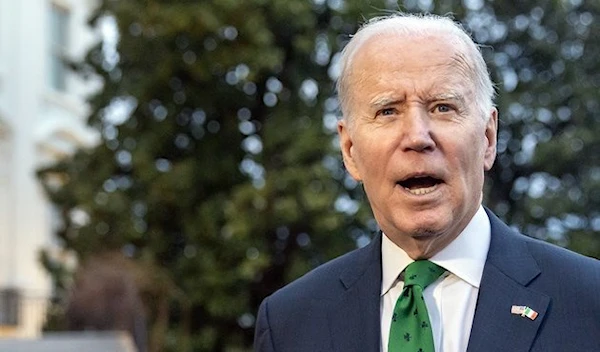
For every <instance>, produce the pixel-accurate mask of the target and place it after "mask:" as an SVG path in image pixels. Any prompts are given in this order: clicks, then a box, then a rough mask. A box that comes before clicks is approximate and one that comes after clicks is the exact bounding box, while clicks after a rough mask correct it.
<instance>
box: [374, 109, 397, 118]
mask: <svg viewBox="0 0 600 352" xmlns="http://www.w3.org/2000/svg"><path fill="white" fill-rule="evenodd" d="M395 112H396V110H395V109H394V108H385V109H381V110H379V112H378V113H377V114H378V115H383V116H390V115H393V114H394V113H395Z"/></svg>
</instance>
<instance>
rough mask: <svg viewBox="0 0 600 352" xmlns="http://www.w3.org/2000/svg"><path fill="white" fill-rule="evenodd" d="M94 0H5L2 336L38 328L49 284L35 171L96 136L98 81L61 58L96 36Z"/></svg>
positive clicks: (78, 54) (48, 231) (0, 45)
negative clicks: (90, 116) (93, 115)
mask: <svg viewBox="0 0 600 352" xmlns="http://www.w3.org/2000/svg"><path fill="white" fill-rule="evenodd" d="M95 3H96V0H19V1H12V0H0V337H2V336H11V337H34V336H37V335H39V333H40V328H41V326H42V324H43V319H44V317H45V309H46V306H47V300H48V298H49V296H50V294H51V291H52V288H51V282H50V280H49V276H48V275H47V274H46V272H45V271H44V269H43V268H42V266H41V265H40V263H39V260H38V257H39V251H40V249H41V248H42V247H45V248H48V247H52V245H53V241H54V240H53V235H52V226H53V225H52V224H53V215H52V207H51V205H50V204H49V203H48V201H47V200H46V198H45V195H44V193H43V190H42V188H41V186H40V184H39V183H38V181H37V179H36V175H35V171H36V169H37V168H38V167H40V166H42V165H44V164H46V163H48V162H51V161H53V160H56V159H57V158H61V157H63V156H65V155H68V154H69V153H71V152H72V151H73V150H74V149H75V148H76V147H77V146H80V145H93V144H94V143H96V141H97V135H96V134H95V133H93V132H92V131H91V130H90V129H88V128H87V127H86V124H85V121H86V117H87V116H86V115H87V113H88V107H87V105H86V103H85V97H86V95H87V94H89V93H90V92H91V91H92V90H93V89H94V87H92V86H93V84H90V83H89V82H85V81H83V80H81V79H79V77H77V76H76V75H74V74H73V73H71V72H69V71H68V70H67V69H66V68H65V67H64V66H63V64H62V61H61V57H67V58H71V59H78V58H82V57H83V56H84V54H85V52H86V50H87V48H89V46H90V45H92V44H93V43H95V42H96V41H97V40H98V38H99V35H98V34H97V33H95V32H93V31H92V29H91V28H90V27H88V26H87V20H88V16H89V14H90V12H91V11H92V10H93V8H94V6H95ZM96 85H97V84H96Z"/></svg>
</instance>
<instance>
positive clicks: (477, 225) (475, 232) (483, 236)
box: [381, 205, 491, 295]
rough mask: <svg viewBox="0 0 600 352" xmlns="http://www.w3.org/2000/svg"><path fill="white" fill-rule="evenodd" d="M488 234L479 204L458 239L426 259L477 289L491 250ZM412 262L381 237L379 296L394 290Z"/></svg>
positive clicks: (396, 247)
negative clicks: (401, 274) (397, 281)
mask: <svg viewBox="0 0 600 352" xmlns="http://www.w3.org/2000/svg"><path fill="white" fill-rule="evenodd" d="M490 232H491V230H490V220H489V218H488V216H487V214H486V212H485V210H484V209H483V206H481V205H480V206H479V209H478V210H477V212H476V213H475V215H474V216H473V218H472V219H471V221H470V222H469V223H468V224H467V226H466V227H465V229H464V230H463V231H462V232H461V233H460V234H459V235H458V237H457V238H455V239H454V241H452V242H450V244H448V245H447V246H446V247H445V248H443V249H442V250H440V251H439V252H438V253H436V254H435V255H434V256H433V257H431V258H430V259H429V260H430V261H431V262H433V263H435V264H437V265H439V266H441V267H443V268H444V269H446V270H448V271H449V272H451V273H452V274H454V275H456V276H458V277H459V278H460V279H461V280H463V281H465V282H467V283H468V284H470V285H471V286H474V287H476V288H479V284H480V283H481V276H482V275H483V267H484V265H485V259H486V258H487V253H488V250H489V248H490V237H491V233H490ZM412 262H413V260H412V259H411V258H410V257H409V256H408V254H406V252H405V251H404V250H402V249H401V248H400V247H398V246H397V245H396V244H394V242H392V241H391V240H390V239H389V238H388V237H387V236H386V235H385V234H384V236H382V240H381V265H382V280H381V294H382V295H384V294H385V293H386V292H387V291H389V289H390V288H392V287H393V285H394V284H395V282H396V280H397V279H398V277H399V276H400V273H402V271H404V269H405V268H406V267H407V266H408V265H409V264H410V263H412Z"/></svg>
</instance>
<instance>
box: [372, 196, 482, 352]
mask: <svg viewBox="0 0 600 352" xmlns="http://www.w3.org/2000/svg"><path fill="white" fill-rule="evenodd" d="M490 236H491V234H490V220H489V218H488V217H487V214H486V213H485V210H484V209H483V207H482V206H479V209H478V210H477V212H476V213H475V216H473V218H472V219H471V221H470V222H469V224H468V225H467V227H465V229H464V230H463V232H461V233H460V235H459V236H458V237H457V238H456V239H455V240H454V241H452V242H451V243H450V244H449V245H448V246H446V248H444V249H442V250H441V251H439V252H438V253H437V254H435V255H434V256H433V257H431V258H430V259H429V260H430V261H431V262H433V263H435V264H437V265H439V266H441V267H443V268H444V269H446V270H447V272H446V273H445V274H443V275H442V276H441V277H440V278H439V279H438V280H437V281H435V282H434V283H432V284H431V285H429V286H428V287H427V288H426V289H425V291H423V298H424V299H425V304H426V305H427V310H428V312H429V320H430V322H431V328H432V331H433V342H434V345H435V350H436V352H464V351H466V350H467V345H468V343H469V335H470V334H471V325H472V324H473V316H474V315H475V305H476V303H477V294H478V293H479V284H480V283H481V275H482V274H483V266H484V264H485V259H486V257H487V253H488V250H489V247H490ZM412 262H413V260H412V259H411V258H410V257H409V256H408V255H407V254H406V252H404V251H403V250H402V249H401V248H400V247H398V246H396V245H395V244H394V243H393V242H392V241H391V240H390V239H389V238H388V237H387V236H385V235H384V236H382V241H381V263H382V274H383V276H382V281H381V351H382V352H388V338H389V335H390V324H391V321H392V313H393V311H394V306H395V305H396V300H397V299H398V297H400V294H401V293H402V289H403V287H404V282H403V281H402V280H403V278H402V276H401V275H400V274H401V273H402V271H404V269H405V268H406V267H407V266H408V265H409V264H410V263H412Z"/></svg>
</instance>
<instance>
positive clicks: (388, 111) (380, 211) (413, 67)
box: [338, 35, 497, 259]
mask: <svg viewBox="0 0 600 352" xmlns="http://www.w3.org/2000/svg"><path fill="white" fill-rule="evenodd" d="M451 39H452V38H451V37H449V36H444V35H441V36H440V35H435V36H432V35H430V36H426V37H418V38H411V39H407V38H403V39H402V38H399V37H397V36H393V35H384V36H375V37H372V38H371V39H369V40H368V41H367V42H366V43H365V44H363V46H362V47H361V48H359V50H358V52H357V53H356V54H355V56H354V61H353V62H352V66H351V68H350V76H349V80H348V86H349V89H348V92H349V93H348V94H349V95H348V98H349V109H348V111H349V112H350V114H349V116H346V117H345V120H344V121H342V122H340V124H339V127H338V131H339V134H340V143H341V148H342V153H343V157H344V163H345V165H346V168H347V169H348V171H349V172H350V174H351V175H352V176H353V177H354V178H355V179H357V180H359V181H362V182H363V184H364V188H365V192H366V193H367V196H368V198H369V202H370V204H371V207H372V209H373V213H374V216H375V218H376V219H377V221H378V223H379V225H380V227H381V229H382V230H383V232H384V233H385V234H386V235H387V236H388V237H389V238H390V239H391V240H392V241H393V242H394V243H396V244H397V245H398V246H400V247H401V248H403V249H404V250H405V251H406V252H407V253H408V254H409V255H410V256H411V257H413V258H415V259H416V257H430V256H431V255H433V254H435V253H436V252H437V251H439V250H440V249H441V248H443V247H445V246H446V245H447V244H448V243H449V242H451V241H452V240H453V239H454V238H456V237H457V236H458V234H459V233H460V232H461V231H462V230H463V229H464V227H465V226H466V225H467V223H468V222H469V220H470V219H471V217H472V216H473V215H474V214H475V212H476V211H477V208H478V207H479V204H480V202H481V193H482V188H483V180H484V170H489V169H490V168H491V166H492V164H493V162H494V159H495V155H496V128H497V125H496V124H497V112H496V110H495V109H493V110H492V111H490V112H489V116H480V114H479V113H478V111H479V110H478V109H477V108H476V106H475V94H474V91H473V90H474V89H475V87H474V85H473V83H472V81H471V79H470V78H468V77H467V76H466V75H465V73H466V72H468V71H467V67H466V66H465V64H464V57H463V56H461V55H460V53H459V52H458V51H457V48H459V46H458V45H457V44H456V43H455V42H454V43H453V42H452V40H451Z"/></svg>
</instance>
